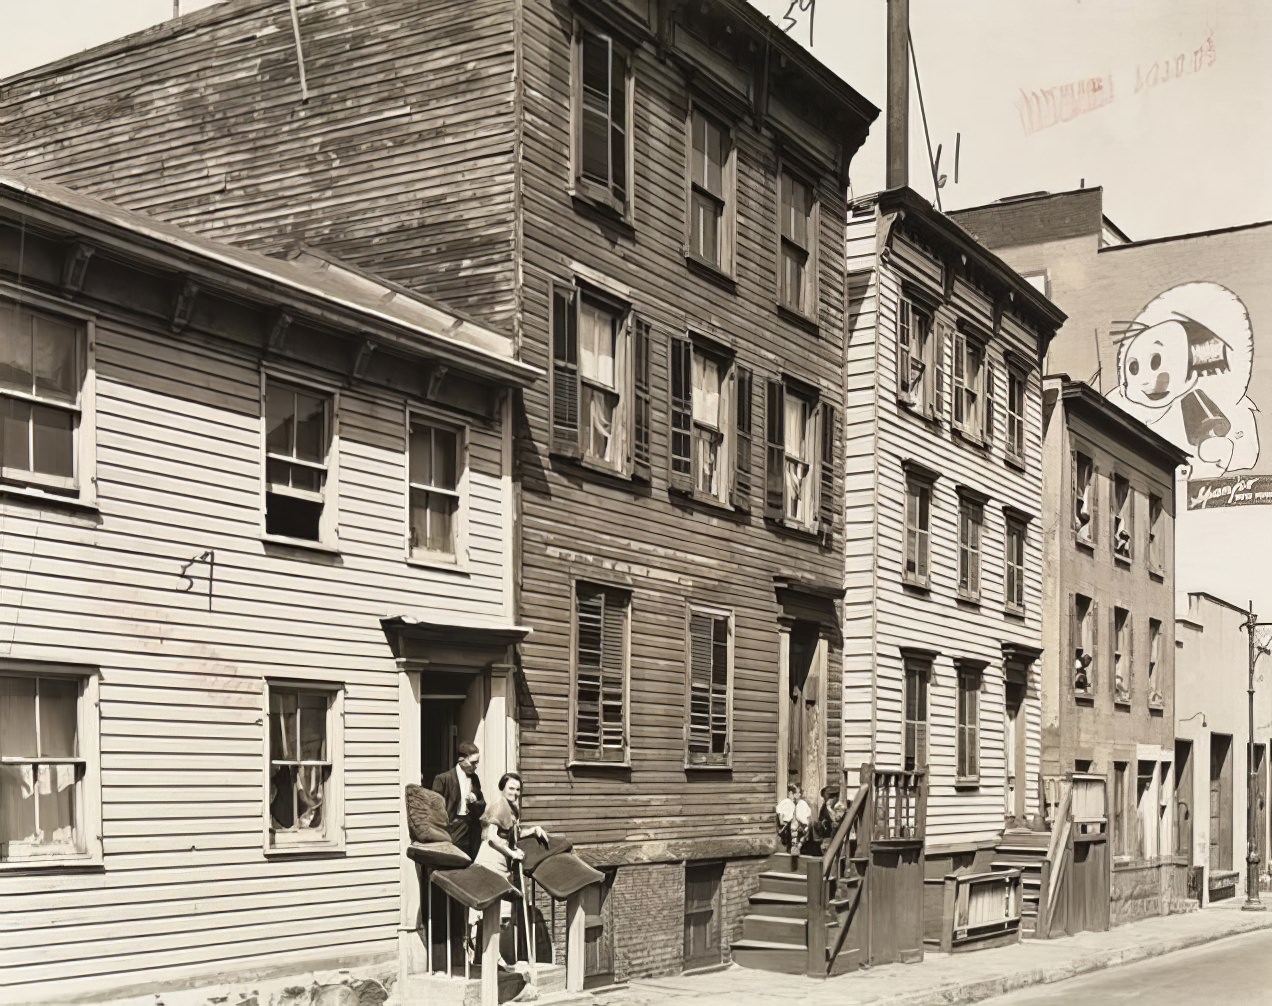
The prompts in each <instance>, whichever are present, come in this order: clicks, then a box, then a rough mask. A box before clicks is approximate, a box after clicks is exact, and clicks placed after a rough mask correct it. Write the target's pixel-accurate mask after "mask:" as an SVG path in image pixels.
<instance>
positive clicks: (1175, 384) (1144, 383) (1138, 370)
mask: <svg viewBox="0 0 1272 1006" xmlns="http://www.w3.org/2000/svg"><path fill="white" fill-rule="evenodd" d="M1123 352H1124V355H1123V358H1122V387H1123V388H1124V389H1125V393H1126V397H1127V399H1128V400H1129V401H1132V402H1135V403H1136V404H1137V405H1143V406H1145V407H1146V408H1150V409H1164V408H1166V407H1167V406H1168V405H1170V404H1171V403H1172V402H1175V401H1177V400H1178V399H1179V398H1180V396H1182V395H1183V394H1185V393H1186V392H1187V391H1189V390H1190V389H1191V388H1192V387H1193V385H1195V384H1196V383H1197V374H1196V373H1195V372H1194V370H1193V368H1192V367H1190V366H1189V351H1188V330H1187V328H1186V326H1185V323H1184V322H1183V321H1181V320H1179V319H1175V318H1170V319H1167V320H1165V321H1161V322H1158V323H1157V324H1156V325H1153V326H1152V327H1151V328H1146V329H1144V331H1142V332H1140V333H1139V334H1138V335H1136V336H1135V337H1134V338H1133V339H1131V340H1130V341H1129V342H1128V343H1127V344H1126V347H1125V349H1124V351H1123Z"/></svg>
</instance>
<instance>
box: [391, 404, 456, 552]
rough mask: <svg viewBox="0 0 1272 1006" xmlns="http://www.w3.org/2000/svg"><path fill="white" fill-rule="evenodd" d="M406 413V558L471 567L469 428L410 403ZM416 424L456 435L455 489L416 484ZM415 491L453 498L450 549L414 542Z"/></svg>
mask: <svg viewBox="0 0 1272 1006" xmlns="http://www.w3.org/2000/svg"><path fill="white" fill-rule="evenodd" d="M405 416H406V427H405V433H406V452H405V455H406V465H405V469H406V470H405V483H406V488H405V500H406V507H405V510H406V513H405V539H404V540H405V546H404V547H405V549H406V561H407V562H408V563H410V564H411V565H415V566H425V567H439V566H440V567H444V568H457V569H464V568H466V567H467V566H468V561H469V553H468V545H469V542H468V518H469V513H468V511H469V501H470V499H471V496H472V486H471V481H470V478H471V472H470V469H469V464H470V460H471V454H470V450H469V438H470V432H471V431H470V427H469V426H468V424H467V423H463V422H459V421H456V420H454V419H449V418H440V417H439V416H438V415H437V414H436V413H434V412H433V411H431V410H428V409H423V408H421V407H419V406H417V405H411V404H408V405H407V406H406V410H405ZM417 426H428V427H430V428H433V429H440V430H446V431H448V432H450V433H453V434H454V435H455V488H454V489H453V490H449V489H444V488H437V487H433V486H425V485H424V484H423V483H416V482H413V481H412V480H411V441H412V435H413V433H414V431H415V428H416V427H417ZM413 490H419V491H422V492H428V493H437V494H438V495H444V496H448V497H451V498H453V499H454V500H455V510H454V515H453V517H452V526H451V545H452V550H451V551H450V552H444V551H437V550H434V549H426V548H416V547H414V546H413V545H412V544H411V542H412V539H413V537H414V532H415V529H414V508H413V507H412V504H411V493H412V491H413Z"/></svg>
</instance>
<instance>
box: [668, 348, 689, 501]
mask: <svg viewBox="0 0 1272 1006" xmlns="http://www.w3.org/2000/svg"><path fill="white" fill-rule="evenodd" d="M669 439H670V450H671V453H670V458H669V459H668V480H669V482H670V483H671V487H672V488H673V489H679V490H682V491H684V492H689V491H691V490H692V489H693V345H692V344H691V343H690V342H689V340H688V339H682V338H680V337H678V336H672V338H671V431H670V438H669Z"/></svg>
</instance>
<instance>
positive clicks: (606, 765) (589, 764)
mask: <svg viewBox="0 0 1272 1006" xmlns="http://www.w3.org/2000/svg"><path fill="white" fill-rule="evenodd" d="M565 767H566V768H567V769H568V770H569V771H571V772H575V771H577V770H578V769H612V770H614V771H616V772H630V771H631V767H632V760H631V756H630V755H624V756H623V760H622V761H605V760H602V759H600V758H595V759H593V758H571V759H570V760H569V761H567V762H566V763H565Z"/></svg>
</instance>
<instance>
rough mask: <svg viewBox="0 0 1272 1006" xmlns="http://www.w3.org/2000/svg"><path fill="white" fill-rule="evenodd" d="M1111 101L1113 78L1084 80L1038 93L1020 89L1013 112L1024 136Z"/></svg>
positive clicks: (1048, 88)
mask: <svg viewBox="0 0 1272 1006" xmlns="http://www.w3.org/2000/svg"><path fill="white" fill-rule="evenodd" d="M1112 102H1113V75H1112V74H1105V75H1104V76H1101V77H1088V78H1086V79H1084V80H1077V81H1073V82H1072V83H1069V84H1061V85H1060V86H1059V87H1047V88H1043V89H1042V90H1041V91H1025V90H1021V92H1020V97H1019V98H1017V99H1016V111H1017V112H1018V113H1019V114H1020V124H1021V126H1022V127H1024V130H1025V133H1026V134H1028V133H1036V132H1038V130H1040V129H1049V128H1050V127H1052V126H1058V125H1059V124H1060V123H1062V122H1068V121H1069V120H1070V119H1076V118H1077V117H1078V116H1079V115H1086V114H1087V113H1088V112H1094V111H1095V110H1096V109H1097V108H1103V107H1104V106H1105V105H1109V104H1112Z"/></svg>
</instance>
